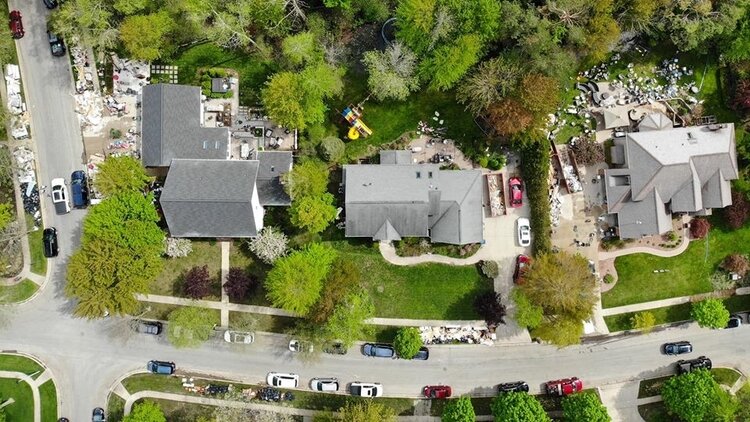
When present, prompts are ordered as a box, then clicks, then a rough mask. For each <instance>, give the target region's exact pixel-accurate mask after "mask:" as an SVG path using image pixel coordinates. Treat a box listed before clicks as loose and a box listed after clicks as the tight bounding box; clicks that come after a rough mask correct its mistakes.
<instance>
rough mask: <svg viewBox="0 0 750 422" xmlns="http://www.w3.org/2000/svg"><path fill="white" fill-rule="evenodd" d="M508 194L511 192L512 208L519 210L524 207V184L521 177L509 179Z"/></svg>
mask: <svg viewBox="0 0 750 422" xmlns="http://www.w3.org/2000/svg"><path fill="white" fill-rule="evenodd" d="M508 192H510V206H511V207H513V208H518V207H521V206H523V182H522V181H521V178H520V177H511V178H510V179H508Z"/></svg>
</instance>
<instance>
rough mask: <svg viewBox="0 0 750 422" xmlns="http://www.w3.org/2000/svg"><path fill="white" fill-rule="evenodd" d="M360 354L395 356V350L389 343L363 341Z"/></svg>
mask: <svg viewBox="0 0 750 422" xmlns="http://www.w3.org/2000/svg"><path fill="white" fill-rule="evenodd" d="M362 354H363V355H365V356H370V357H375V358H391V359H395V358H396V350H395V349H394V348H393V346H391V345H390V344H380V343H365V344H364V346H362Z"/></svg>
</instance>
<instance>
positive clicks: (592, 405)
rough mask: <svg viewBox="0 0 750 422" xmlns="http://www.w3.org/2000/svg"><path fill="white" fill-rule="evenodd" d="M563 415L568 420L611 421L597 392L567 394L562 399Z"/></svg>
mask: <svg viewBox="0 0 750 422" xmlns="http://www.w3.org/2000/svg"><path fill="white" fill-rule="evenodd" d="M562 407H563V416H564V417H565V419H566V420H571V421H587V422H609V421H611V420H612V418H611V417H610V416H609V413H607V408H606V407H604V405H603V404H602V402H601V401H600V400H599V397H598V396H597V395H596V394H590V393H578V394H572V395H570V396H566V397H565V398H563V401H562Z"/></svg>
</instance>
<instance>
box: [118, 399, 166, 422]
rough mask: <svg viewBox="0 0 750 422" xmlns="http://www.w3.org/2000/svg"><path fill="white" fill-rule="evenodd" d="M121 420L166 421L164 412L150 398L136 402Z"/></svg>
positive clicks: (136, 421) (131, 421)
mask: <svg viewBox="0 0 750 422" xmlns="http://www.w3.org/2000/svg"><path fill="white" fill-rule="evenodd" d="M122 422H167V418H166V417H165V416H164V412H163V411H162V410H161V407H159V405H158V404H156V403H154V402H152V401H151V400H146V401H144V402H141V403H136V404H135V405H134V406H133V410H132V411H131V412H130V414H128V415H127V416H125V418H124V419H123V420H122Z"/></svg>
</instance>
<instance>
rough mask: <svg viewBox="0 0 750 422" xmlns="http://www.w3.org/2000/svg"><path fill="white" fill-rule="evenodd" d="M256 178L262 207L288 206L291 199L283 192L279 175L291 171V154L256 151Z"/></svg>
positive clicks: (287, 152) (286, 152)
mask: <svg viewBox="0 0 750 422" xmlns="http://www.w3.org/2000/svg"><path fill="white" fill-rule="evenodd" d="M255 159H256V160H257V161H258V177H257V179H256V182H255V183H256V185H257V187H258V196H259V198H260V203H261V205H263V206H277V207H278V206H289V205H291V204H292V199H291V198H290V197H289V194H288V193H286V191H285V190H284V186H283V184H282V181H281V175H282V174H284V173H286V172H289V171H291V170H292V153H291V152H289V151H258V152H257V154H256V157H255Z"/></svg>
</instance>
